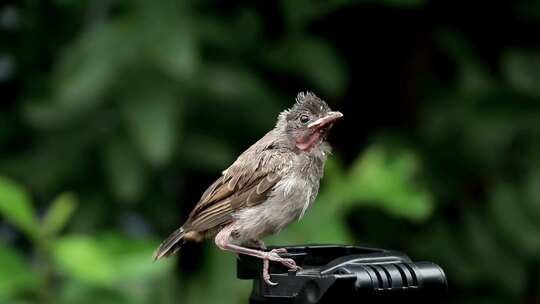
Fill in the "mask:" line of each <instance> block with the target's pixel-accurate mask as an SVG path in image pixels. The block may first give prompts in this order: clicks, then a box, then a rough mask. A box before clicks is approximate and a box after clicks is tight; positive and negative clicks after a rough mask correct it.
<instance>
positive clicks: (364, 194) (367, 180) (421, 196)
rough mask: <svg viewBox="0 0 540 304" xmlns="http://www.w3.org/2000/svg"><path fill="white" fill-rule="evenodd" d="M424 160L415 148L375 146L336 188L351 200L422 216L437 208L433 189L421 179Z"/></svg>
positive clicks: (410, 215) (365, 152) (392, 212)
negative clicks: (432, 195) (422, 161)
mask: <svg viewBox="0 0 540 304" xmlns="http://www.w3.org/2000/svg"><path fill="white" fill-rule="evenodd" d="M419 171H420V161H419V159H418V157H417V155H415V154H414V152H413V151H409V150H404V149H394V151H389V150H388V149H387V148H385V147H384V146H377V145H375V146H372V147H370V148H368V149H366V150H365V151H364V153H363V154H362V155H361V157H360V158H359V159H358V160H357V161H356V162H355V163H354V164H353V166H352V168H351V172H350V174H349V175H348V177H347V180H348V183H347V184H345V185H343V186H340V187H337V186H336V188H335V189H339V191H333V192H332V195H334V196H335V197H340V196H342V197H344V198H345V200H346V202H347V204H348V205H351V204H354V202H357V201H364V202H369V203H372V204H373V203H375V204H377V206H380V207H381V208H384V209H385V210H386V211H388V212H389V213H391V214H395V215H399V216H403V217H407V218H410V219H415V220H421V219H425V218H427V217H428V216H429V215H430V214H431V212H432V211H433V201H432V197H431V193H430V192H429V190H427V189H425V188H424V187H423V186H422V184H421V183H419V181H418V180H417V178H418V176H417V174H418V173H419Z"/></svg>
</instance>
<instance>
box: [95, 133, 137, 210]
mask: <svg viewBox="0 0 540 304" xmlns="http://www.w3.org/2000/svg"><path fill="white" fill-rule="evenodd" d="M103 149H104V167H105V168H104V169H105V177H106V179H107V182H108V184H109V187H110V189H111V190H112V192H113V193H114V195H115V196H116V197H117V198H118V199H120V200H121V201H123V202H128V203H132V202H135V201H137V200H138V199H139V198H140V197H141V194H142V193H143V192H144V190H145V180H146V172H145V168H144V164H143V163H142V160H141V159H140V158H139V157H138V155H137V154H136V153H135V152H134V151H133V149H131V148H130V147H129V144H128V143H127V142H126V141H125V140H121V139H117V140H115V141H112V142H110V143H109V144H108V145H105V146H104V147H103Z"/></svg>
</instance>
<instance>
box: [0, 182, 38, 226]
mask: <svg viewBox="0 0 540 304" xmlns="http://www.w3.org/2000/svg"><path fill="white" fill-rule="evenodd" d="M0 213H1V214H2V215H3V217H4V218H5V219H6V220H8V221H9V222H11V223H12V224H13V225H15V226H16V227H17V228H19V229H21V230H22V231H24V232H25V233H26V234H28V236H30V237H36V235H37V233H38V223H37V220H36V218H35V215H34V209H33V206H32V204H31V202H30V196H29V195H28V193H27V192H26V191H24V189H23V188H22V187H21V186H20V185H19V184H17V183H15V182H14V181H12V180H10V179H7V178H5V177H0Z"/></svg>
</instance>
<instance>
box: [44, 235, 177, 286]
mask: <svg viewBox="0 0 540 304" xmlns="http://www.w3.org/2000/svg"><path fill="white" fill-rule="evenodd" d="M157 245H158V244H157V242H150V241H145V240H134V239H130V238H126V237H122V236H118V235H104V236H95V237H92V236H85V235H70V236H66V237H63V238H60V239H58V240H57V241H56V243H55V246H54V257H55V261H56V263H57V264H58V265H59V267H60V269H61V270H62V272H63V273H64V274H65V275H66V276H68V277H71V278H73V279H77V280H80V281H83V282H86V283H88V284H92V285H96V286H110V285H111V284H120V283H127V282H135V281H137V280H140V279H143V278H144V279H151V278H156V277H158V276H160V275H163V274H165V273H166V272H167V271H169V269H170V267H171V266H172V264H171V261H164V262H162V263H153V262H152V253H153V250H154V249H155V248H156V246H157Z"/></svg>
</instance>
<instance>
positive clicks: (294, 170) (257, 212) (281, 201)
mask: <svg viewBox="0 0 540 304" xmlns="http://www.w3.org/2000/svg"><path fill="white" fill-rule="evenodd" d="M324 161H325V159H324V158H323V159H321V158H319V157H310V156H308V155H296V156H295V157H294V158H293V159H292V160H291V161H290V162H289V165H288V166H285V167H284V169H283V171H282V176H283V178H282V179H281V181H279V182H278V183H277V184H276V186H275V187H274V189H273V191H272V194H271V195H270V196H269V198H268V200H267V201H265V202H264V203H261V204H260V205H257V206H254V207H251V208H246V209H244V210H241V211H239V212H238V213H236V214H235V215H234V218H235V220H236V226H237V229H236V231H235V236H236V241H237V242H239V243H242V242H247V241H250V240H258V239H261V238H263V237H265V236H267V235H270V234H274V233H276V232H278V231H280V230H281V229H283V228H285V227H286V226H287V225H288V224H290V223H291V222H293V221H295V220H299V219H301V218H302V217H303V216H304V214H305V212H306V210H307V209H308V207H309V206H310V205H311V203H313V201H314V200H315V198H316V197H317V193H318V191H319V182H320V179H321V177H322V175H323V170H324Z"/></svg>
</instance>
